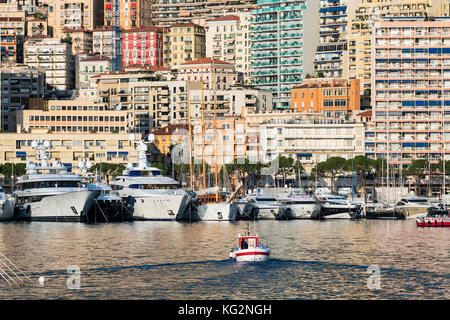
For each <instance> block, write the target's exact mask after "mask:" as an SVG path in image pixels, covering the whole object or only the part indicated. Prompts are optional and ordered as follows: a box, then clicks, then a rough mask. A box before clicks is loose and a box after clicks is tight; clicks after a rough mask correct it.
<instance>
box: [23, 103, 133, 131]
mask: <svg viewBox="0 0 450 320" xmlns="http://www.w3.org/2000/svg"><path fill="white" fill-rule="evenodd" d="M16 117H17V132H22V131H29V130H30V129H33V128H45V129H47V130H49V131H51V132H54V133H65V132H69V133H70V132H72V133H77V134H78V133H97V132H99V133H103V132H113V133H127V132H131V131H133V130H132V128H131V127H130V125H131V123H130V122H128V113H127V111H126V110H115V109H112V110H111V109H109V107H108V106H107V105H106V104H102V103H96V102H95V101H92V100H45V101H44V100H40V101H38V102H36V103H35V105H34V106H32V109H30V110H17V111H16Z"/></svg>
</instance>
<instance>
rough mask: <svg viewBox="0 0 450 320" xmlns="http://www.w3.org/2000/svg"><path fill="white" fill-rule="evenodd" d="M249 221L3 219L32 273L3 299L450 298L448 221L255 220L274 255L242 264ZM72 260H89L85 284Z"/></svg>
mask: <svg viewBox="0 0 450 320" xmlns="http://www.w3.org/2000/svg"><path fill="white" fill-rule="evenodd" d="M246 226H247V222H245V221H238V222H234V223H230V222H203V223H192V224H189V223H178V222H127V223H111V224H107V223H105V224H83V223H63V222H61V223H50V222H48V223H47V222H31V223H30V222H29V223H27V222H5V223H1V224H0V252H1V253H2V254H3V255H4V256H6V257H7V258H8V259H9V260H10V261H11V262H12V263H14V264H15V265H16V266H17V267H18V268H20V269H22V270H23V271H24V272H25V273H26V274H27V275H28V276H29V278H30V280H29V281H24V282H21V281H20V280H18V279H17V278H16V277H15V276H14V275H13V276H12V278H13V279H14V278H15V279H16V282H17V283H12V284H11V285H10V284H8V283H7V282H6V281H5V280H4V279H1V278H0V299H450V259H449V250H448V248H449V247H450V229H448V228H417V227H416V224H415V221H414V220H396V221H380V220H358V221H351V220H334V221H313V220H292V221H256V222H254V223H253V222H250V229H251V230H253V228H254V229H255V231H256V232H257V233H258V234H259V235H260V236H261V237H263V238H264V239H266V240H268V246H269V247H270V249H271V251H272V254H271V260H270V261H269V262H267V263H259V264H258V263H253V264H252V263H250V264H249V263H236V262H234V261H232V260H231V259H229V252H230V249H231V248H232V246H233V245H234V243H235V238H236V237H237V235H238V234H239V233H244V230H245V228H246ZM68 267H72V269H71V270H75V269H76V268H79V278H78V279H79V283H78V284H79V286H77V287H75V288H73V287H69V285H68V284H70V283H72V284H73V283H76V282H70V281H72V280H73V278H70V277H71V276H73V275H72V274H70V273H68ZM74 267H75V269H73V268H74ZM374 268H375V269H376V268H379V277H378V278H377V279H378V280H379V282H378V283H379V286H375V287H374V286H373V282H371V281H372V279H373V278H371V277H373V275H374V273H372V272H371V270H374ZM10 274H11V273H10ZM23 278H24V277H23V276H22V278H21V279H23ZM39 278H41V279H42V280H44V279H45V281H42V282H41V283H39V280H38V279H39ZM71 279H72V280H71Z"/></svg>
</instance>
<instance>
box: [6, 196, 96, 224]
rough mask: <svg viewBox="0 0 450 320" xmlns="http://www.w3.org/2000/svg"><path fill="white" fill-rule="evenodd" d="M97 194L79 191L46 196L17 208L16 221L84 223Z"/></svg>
mask: <svg viewBox="0 0 450 320" xmlns="http://www.w3.org/2000/svg"><path fill="white" fill-rule="evenodd" d="M97 196H98V194H97V192H93V191H78V192H70V193H61V194H57V195H52V196H46V197H44V198H42V200H40V201H37V202H30V203H24V204H22V205H20V206H17V207H16V214H15V215H14V218H15V219H16V220H25V221H55V222H82V221H85V220H86V214H87V212H89V210H90V209H91V207H92V205H93V204H94V200H95V198H96V197H97Z"/></svg>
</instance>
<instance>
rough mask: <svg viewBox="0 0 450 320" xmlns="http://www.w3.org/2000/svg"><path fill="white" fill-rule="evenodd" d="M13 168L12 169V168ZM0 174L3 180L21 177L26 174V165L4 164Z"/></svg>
mask: <svg viewBox="0 0 450 320" xmlns="http://www.w3.org/2000/svg"><path fill="white" fill-rule="evenodd" d="M13 167H14V168H13ZM0 172H1V174H2V176H4V177H5V178H11V177H17V176H22V175H24V174H25V172H26V164H25V163H15V164H14V165H13V164H12V163H4V164H2V165H1V169H0Z"/></svg>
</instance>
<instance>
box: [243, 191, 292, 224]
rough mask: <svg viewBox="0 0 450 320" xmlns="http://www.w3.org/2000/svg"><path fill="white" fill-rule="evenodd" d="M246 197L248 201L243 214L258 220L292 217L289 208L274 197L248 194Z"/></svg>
mask: <svg viewBox="0 0 450 320" xmlns="http://www.w3.org/2000/svg"><path fill="white" fill-rule="evenodd" d="M247 199H248V202H249V203H248V205H247V206H246V207H245V208H244V215H245V216H247V217H252V218H253V219H260V220H266V219H277V220H282V219H293V218H294V217H293V215H292V212H291V210H287V208H286V206H285V205H284V204H282V203H280V202H278V201H277V199H275V198H274V197H269V196H262V195H257V196H252V195H249V196H248V197H247Z"/></svg>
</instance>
